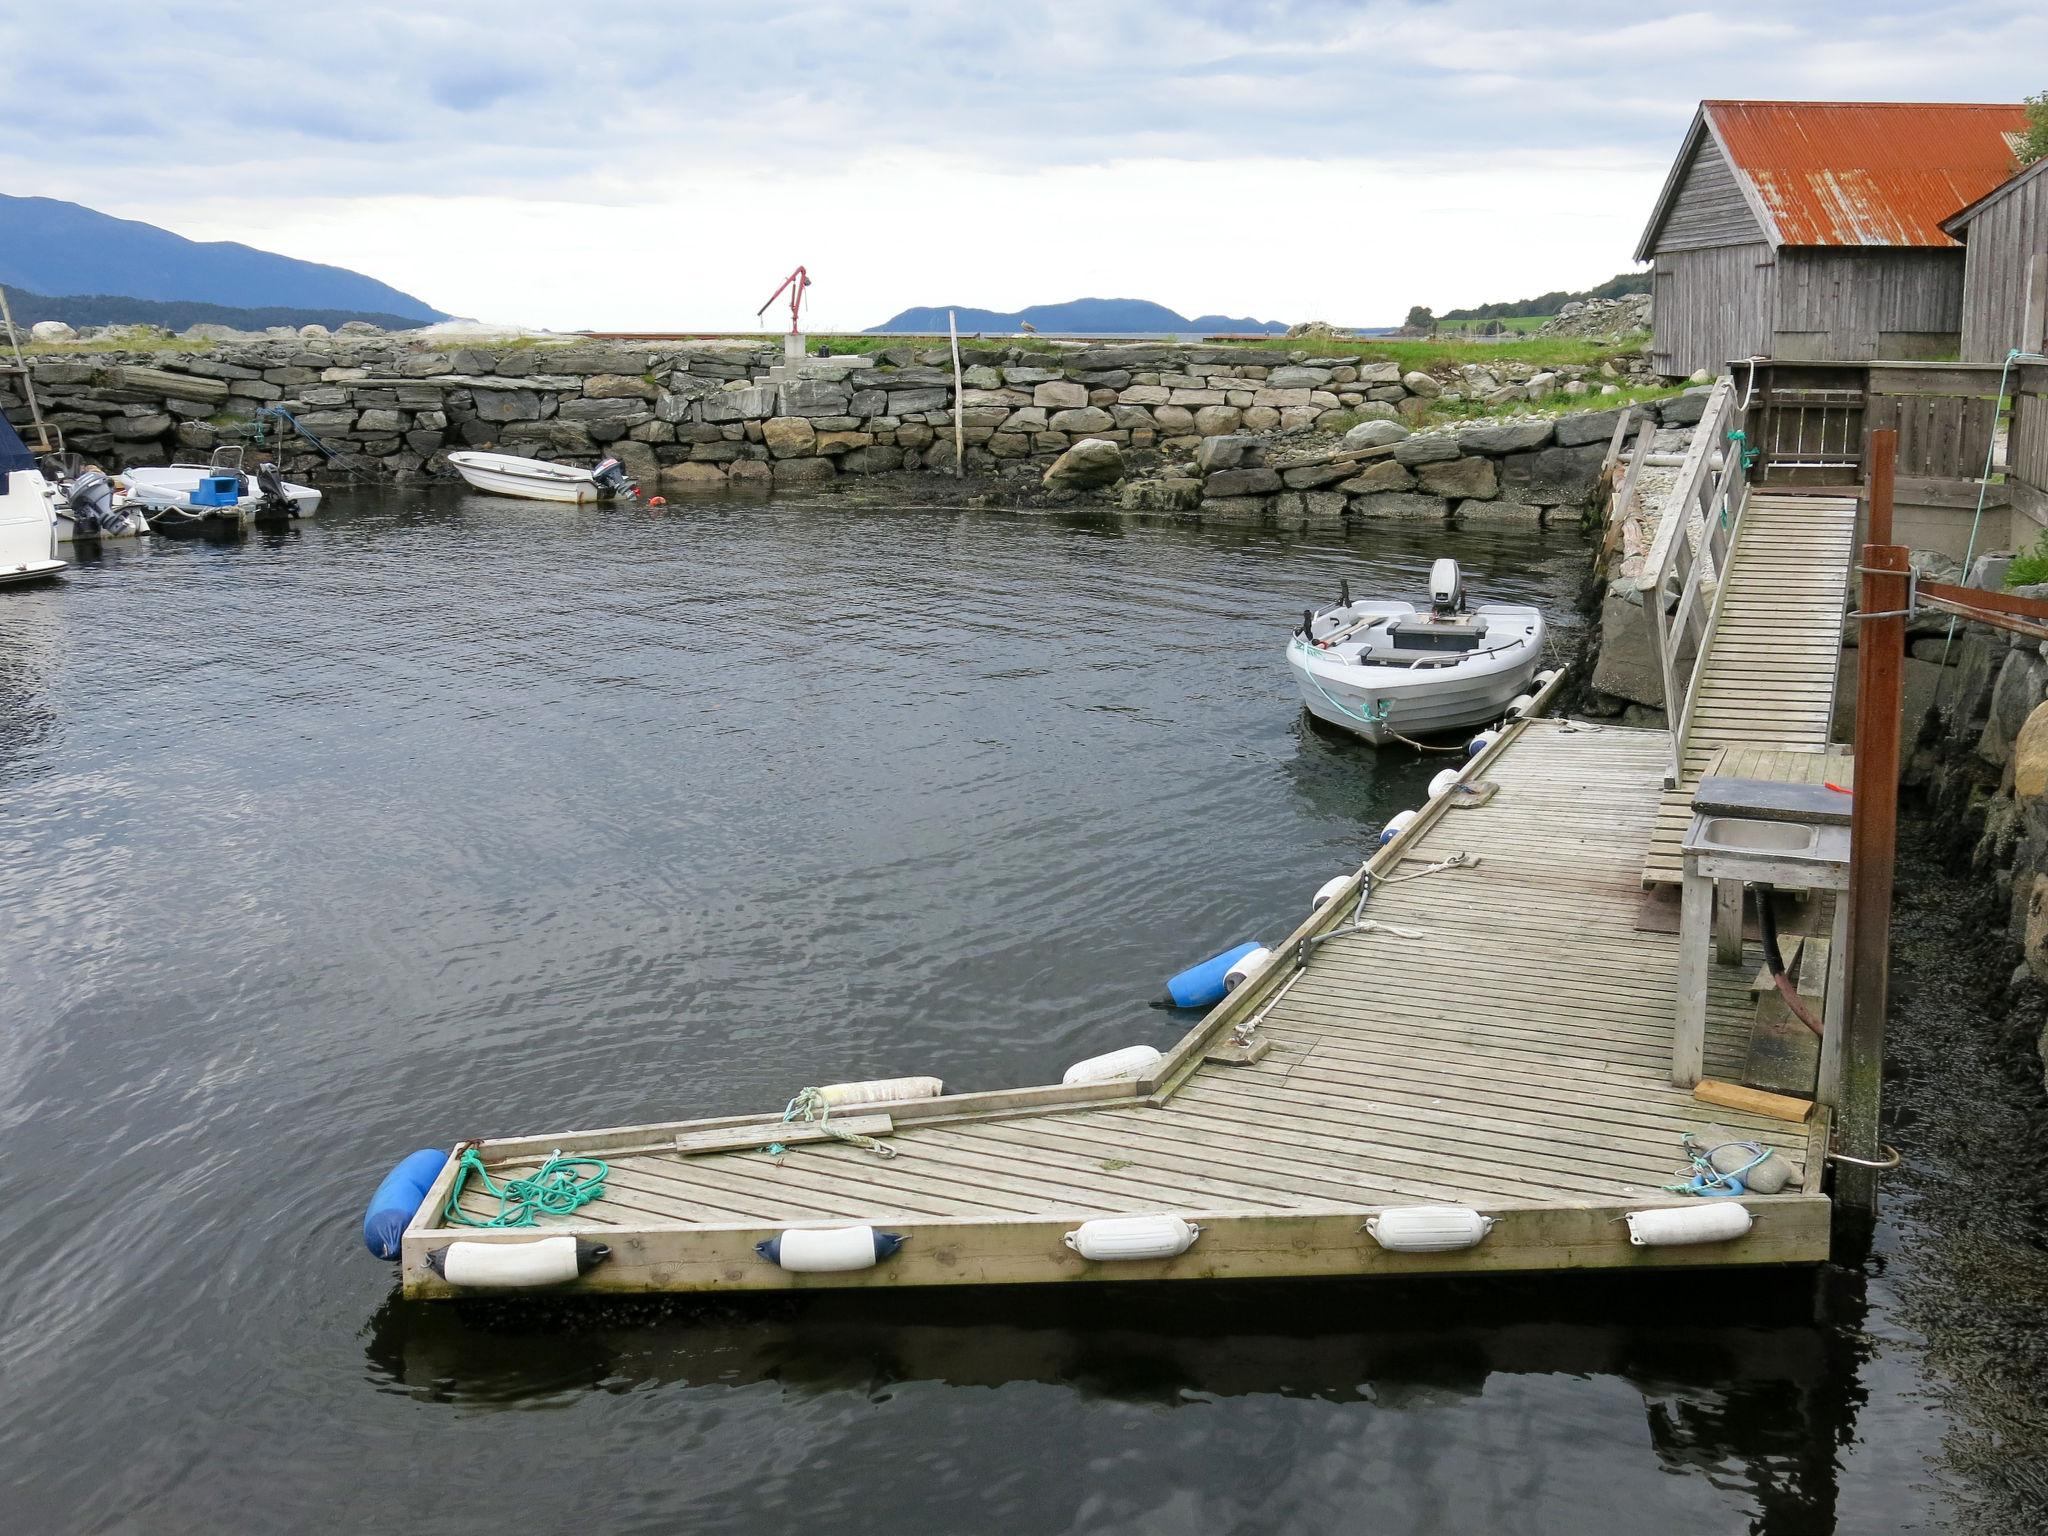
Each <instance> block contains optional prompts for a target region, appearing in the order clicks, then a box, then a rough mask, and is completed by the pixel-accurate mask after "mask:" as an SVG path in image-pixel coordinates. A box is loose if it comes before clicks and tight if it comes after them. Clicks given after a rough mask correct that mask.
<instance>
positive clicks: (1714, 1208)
mask: <svg viewBox="0 0 2048 1536" xmlns="http://www.w3.org/2000/svg"><path fill="white" fill-rule="evenodd" d="M1754 1221H1755V1218H1753V1217H1752V1216H1751V1215H1750V1214H1749V1207H1748V1206H1746V1205H1742V1204H1740V1203H1739V1202H1737V1201H1734V1200H1703V1201H1701V1202H1699V1203H1698V1204H1697V1205H1669V1206H1659V1207H1657V1208H1656V1209H1654V1210H1648V1211H1630V1212H1629V1213H1628V1240H1629V1241H1630V1242H1631V1243H1634V1244H1635V1245H1636V1246H1637V1247H1638V1248H1677V1247H1682V1246H1684V1245H1686V1244H1689V1243H1725V1242H1727V1241H1728V1240H1729V1239H1731V1238H1736V1237H1741V1236H1742V1235H1743V1234H1744V1233H1745V1232H1747V1231H1748V1230H1749V1229H1750V1227H1751V1226H1752V1225H1754Z"/></svg>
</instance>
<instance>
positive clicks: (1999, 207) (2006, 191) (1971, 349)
mask: <svg viewBox="0 0 2048 1536" xmlns="http://www.w3.org/2000/svg"><path fill="white" fill-rule="evenodd" d="M1949 227H1950V228H1952V229H1954V228H1960V229H1961V231H1962V234H1963V240H1964V242H1965V249H1964V253H1963V255H1964V268H1963V270H1964V280H1963V327H1962V355H1963V361H1964V362H1966V363H2002V362H2004V361H2005V357H2006V354H2007V353H2008V352H2010V351H2012V350H2013V349H2014V348H2015V347H2017V348H2018V349H2020V350H2021V351H2023V352H2038V351H2040V350H2041V348H2042V346H2043V338H2042V336H2041V335H2040V334H2038V333H2036V334H2034V335H2032V336H2029V335H2027V334H2025V331H2026V329H2027V327H2026V323H2025V322H2026V318H2027V268H2028V266H2029V264H2030V261H2031V259H2032V258H2033V257H2035V256H2039V255H2042V254H2044V253H2048V160H2044V161H2042V162H2041V163H2040V164H2039V165H2036V166H2034V167H2033V168H2032V169H2031V170H2029V171H2026V172H2024V173H2022V174H2021V175H2019V176H2016V177H2014V178H2013V180H2012V181H2010V182H2009V183H2007V184H2006V185H2005V186H2004V187H2001V188H2000V189H1999V190H1998V191H1997V192H1996V193H1994V194H1993V195H1992V196H1991V197H1988V198H1986V199H1985V200H1984V201H1983V202H1982V203H1981V204H1979V205H1978V206H1977V207H1976V208H1975V210H1974V211H1972V212H1971V213H1969V215H1968V216H1967V217H1966V218H1963V219H1960V220H1958V221H1955V222H1954V223H1952V224H1951V225H1950V226H1949Z"/></svg>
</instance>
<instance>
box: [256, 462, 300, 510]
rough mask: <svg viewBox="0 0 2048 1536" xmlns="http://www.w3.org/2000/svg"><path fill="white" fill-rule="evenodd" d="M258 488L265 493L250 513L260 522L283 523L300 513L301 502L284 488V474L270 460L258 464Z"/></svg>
mask: <svg viewBox="0 0 2048 1536" xmlns="http://www.w3.org/2000/svg"><path fill="white" fill-rule="evenodd" d="M256 489H257V490H259V491H261V492H262V493H263V494H262V495H261V497H259V498H258V500H257V502H256V505H255V506H254V507H252V508H251V509H250V514H251V516H252V517H254V519H255V520H256V521H257V522H259V523H282V522H287V521H289V520H290V519H292V518H294V517H297V516H298V515H299V504H298V503H297V502H296V501H293V500H292V498H291V495H290V493H289V492H287V491H286V490H285V488H284V476H283V475H281V474H279V473H278V472H277V466H276V465H275V464H272V463H271V462H270V461H269V460H267V459H266V460H265V461H264V462H263V463H261V464H258V465H257V466H256Z"/></svg>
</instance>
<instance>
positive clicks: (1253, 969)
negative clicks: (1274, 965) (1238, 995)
mask: <svg viewBox="0 0 2048 1536" xmlns="http://www.w3.org/2000/svg"><path fill="white" fill-rule="evenodd" d="M1272 958H1273V951H1272V950H1270V949H1268V948H1266V946H1265V945H1263V944H1261V945H1260V946H1259V947H1258V948H1257V949H1255V950H1253V951H1252V952H1251V953H1250V954H1248V955H1246V956H1245V957H1244V958H1243V959H1241V960H1239V961H1238V962H1237V964H1235V965H1233V966H1232V967H1231V968H1230V969H1229V970H1227V971H1225V972H1224V973H1223V990H1224V991H1226V992H1235V991H1236V990H1237V989H1238V988H1239V987H1241V986H1243V985H1244V984H1245V983H1246V982H1248V981H1250V980H1251V979H1252V978H1253V977H1254V976H1256V975H1258V974H1259V972H1260V971H1262V970H1264V969H1265V968H1266V962H1267V961H1269V960H1271V959H1272Z"/></svg>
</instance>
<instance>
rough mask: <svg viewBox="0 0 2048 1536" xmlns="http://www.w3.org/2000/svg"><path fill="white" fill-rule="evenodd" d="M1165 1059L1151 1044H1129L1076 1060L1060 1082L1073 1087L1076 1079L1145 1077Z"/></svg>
mask: <svg viewBox="0 0 2048 1536" xmlns="http://www.w3.org/2000/svg"><path fill="white" fill-rule="evenodd" d="M1164 1060H1166V1058H1165V1057H1164V1056H1162V1055H1160V1054H1159V1052H1158V1050H1157V1049H1155V1048H1154V1047H1152V1046H1149V1045H1127V1046H1125V1047H1124V1048H1123V1049H1122V1050H1120V1051H1110V1052H1107V1053H1106V1054H1104V1055H1101V1056H1090V1057H1089V1058H1088V1059H1087V1060H1086V1061H1077V1062H1075V1063H1074V1064H1073V1065H1072V1066H1071V1067H1069V1068H1067V1071H1066V1075H1065V1076H1064V1077H1062V1078H1061V1079H1060V1082H1061V1083H1062V1084H1063V1085H1065V1086H1067V1087H1072V1086H1073V1085H1074V1084H1076V1083H1113V1082H1116V1081H1117V1080H1118V1079H1120V1078H1126V1077H1143V1076H1144V1075H1145V1074H1146V1073H1148V1072H1150V1071H1151V1070H1152V1069H1153V1068H1154V1067H1156V1066H1158V1065H1159V1063H1160V1062H1162V1061H1164Z"/></svg>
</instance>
